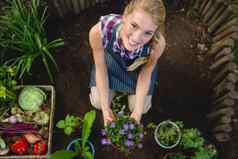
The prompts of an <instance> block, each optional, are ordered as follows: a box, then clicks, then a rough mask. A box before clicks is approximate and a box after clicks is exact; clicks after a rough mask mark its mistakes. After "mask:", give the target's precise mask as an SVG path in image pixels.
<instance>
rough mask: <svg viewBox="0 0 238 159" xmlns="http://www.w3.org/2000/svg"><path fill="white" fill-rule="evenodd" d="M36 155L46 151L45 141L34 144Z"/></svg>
mask: <svg viewBox="0 0 238 159" xmlns="http://www.w3.org/2000/svg"><path fill="white" fill-rule="evenodd" d="M33 153H34V155H43V154H45V153H46V144H45V143H44V142H38V143H35V144H34V149H33Z"/></svg>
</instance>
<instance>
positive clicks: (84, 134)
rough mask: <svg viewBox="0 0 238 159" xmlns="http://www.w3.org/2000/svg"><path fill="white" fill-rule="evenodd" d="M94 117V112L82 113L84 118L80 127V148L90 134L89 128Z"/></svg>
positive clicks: (83, 145)
mask: <svg viewBox="0 0 238 159" xmlns="http://www.w3.org/2000/svg"><path fill="white" fill-rule="evenodd" d="M95 118H96V112H95V111H94V110H93V111H90V112H87V113H86V114H85V115H84V119H83V129H82V134H81V138H82V148H83V149H84V147H85V144H86V142H87V140H88V137H89V136H90V133H91V128H92V126H93V122H94V120H95Z"/></svg>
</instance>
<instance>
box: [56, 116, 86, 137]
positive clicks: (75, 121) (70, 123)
mask: <svg viewBox="0 0 238 159" xmlns="http://www.w3.org/2000/svg"><path fill="white" fill-rule="evenodd" d="M81 121H82V119H81V118H80V117H78V116H74V115H69V114H67V115H66V117H65V119H63V120H60V121H58V122H57V124H56V127H57V128H60V129H64V133H65V134H66V135H68V136H69V135H71V134H72V133H73V132H75V131H76V129H77V128H78V127H79V125H80V122H81Z"/></svg>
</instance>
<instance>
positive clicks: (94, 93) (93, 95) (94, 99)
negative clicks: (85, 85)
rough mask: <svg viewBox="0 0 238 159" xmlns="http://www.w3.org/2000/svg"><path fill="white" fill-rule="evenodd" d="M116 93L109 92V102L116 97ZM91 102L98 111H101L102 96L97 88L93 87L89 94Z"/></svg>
mask: <svg viewBox="0 0 238 159" xmlns="http://www.w3.org/2000/svg"><path fill="white" fill-rule="evenodd" d="M114 94H115V93H114V91H113V90H111V89H110V90H109V102H110V103H111V101H112V98H113V96H114ZM89 98H90V102H91V105H92V106H93V107H95V108H96V109H101V102H100V96H99V92H98V89H97V87H91V92H90V94H89Z"/></svg>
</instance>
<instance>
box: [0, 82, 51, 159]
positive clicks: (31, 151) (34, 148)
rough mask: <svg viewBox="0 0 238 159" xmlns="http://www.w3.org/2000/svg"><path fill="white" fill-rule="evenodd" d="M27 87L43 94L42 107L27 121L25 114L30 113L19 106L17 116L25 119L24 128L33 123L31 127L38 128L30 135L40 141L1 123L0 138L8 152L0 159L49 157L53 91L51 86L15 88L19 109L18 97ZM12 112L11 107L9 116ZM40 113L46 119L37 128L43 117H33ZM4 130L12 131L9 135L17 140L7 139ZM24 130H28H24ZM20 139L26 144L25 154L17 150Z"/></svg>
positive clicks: (27, 97) (39, 158) (25, 97)
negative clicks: (21, 115)
mask: <svg viewBox="0 0 238 159" xmlns="http://www.w3.org/2000/svg"><path fill="white" fill-rule="evenodd" d="M28 87H31V88H32V87H34V88H36V89H38V90H40V92H43V94H44V95H45V97H46V98H44V99H45V102H44V103H42V105H41V106H40V107H39V109H40V110H38V111H34V113H32V114H33V115H32V118H31V119H28V120H27V118H29V116H30V115H28V114H25V113H26V112H28V113H29V112H31V111H26V109H22V108H24V107H22V106H21V109H19V111H21V113H19V114H23V116H24V117H25V118H26V119H25V118H23V119H24V122H25V121H27V122H25V123H23V125H24V126H25V125H26V124H28V123H33V125H34V126H35V127H36V128H38V129H36V130H35V133H32V132H33V131H32V132H30V133H32V134H31V135H32V136H34V135H35V134H37V135H38V137H39V138H40V139H41V140H38V141H36V140H37V137H36V138H33V137H32V136H31V135H29V134H30V133H28V134H25V132H27V131H24V133H22V132H21V130H20V129H17V127H16V126H15V125H14V124H12V123H11V122H10V121H9V122H7V123H4V122H2V121H1V131H2V132H1V133H0V137H2V139H4V140H6V145H7V147H9V152H8V153H7V154H6V155H1V156H0V159H27V158H29V159H48V158H49V157H50V154H51V146H52V132H53V116H54V110H55V89H54V87H53V86H51V85H20V86H17V87H16V92H18V93H17V99H18V100H17V105H18V107H19V108H20V105H21V104H20V102H21V101H20V96H21V94H22V92H23V91H22V90H24V89H25V88H28ZM20 92H21V94H20ZM31 93H32V92H30V93H29V92H28V96H27V95H25V96H24V98H23V99H24V100H25V99H26V100H27V99H29V96H31ZM19 94H20V95H19ZM33 101H34V98H33ZM31 102H32V101H31ZM12 112H14V111H13V110H12V107H11V111H10V113H9V114H10V115H11V114H12ZM42 112H47V115H46V117H44V119H46V118H47V123H46V122H45V123H44V124H42V125H40V126H39V123H37V122H39V121H46V120H43V117H41V118H39V117H38V118H37V119H35V116H37V115H38V116H39V114H40V113H42ZM43 114H44V113H43ZM10 115H8V116H10ZM8 116H7V117H8ZM9 118H10V117H8V118H6V119H9ZM6 119H5V120H6ZM40 119H42V120H40ZM37 120H38V121H37ZM29 121H30V122H29ZM31 121H32V122H31ZM35 122H36V123H35ZM6 124H7V127H6V129H5V127H4V125H6ZM20 124H21V123H20ZM9 125H10V128H9ZM13 125H14V126H13ZM18 126H19V125H18ZM21 126H22V125H21ZM3 127H4V128H3ZM24 128H26V127H24ZM42 129H43V130H42ZM6 130H7V132H8V131H9V130H11V131H12V132H11V133H13V134H14V135H15V136H14V135H13V136H14V137H15V138H17V139H15V138H13V139H12V138H11V137H9V135H6V134H4V133H5V132H4V131H6ZM15 130H16V131H15ZM25 130H28V129H25ZM16 132H17V133H16ZM18 133H19V134H18ZM27 135H28V136H27ZM10 136H11V134H10ZM20 139H21V140H20ZM22 139H23V140H24V142H26V144H27V146H28V147H27V148H28V149H27V152H26V151H25V153H21V152H22V151H24V150H22V149H19V147H17V146H19V145H21V146H22ZM19 140H20V141H19ZM8 141H9V143H8ZM33 141H34V142H35V141H36V142H35V143H34V142H33ZM19 143H21V144H19ZM42 143H43V144H44V147H43V146H42V145H43V144H42ZM14 144H15V145H14ZM17 144H18V145H17ZM23 145H24V144H23ZM13 146H16V150H15V149H14V147H13ZM17 148H18V149H17ZM42 149H44V152H43V153H41V152H42ZM40 151H41V152H40Z"/></svg>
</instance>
